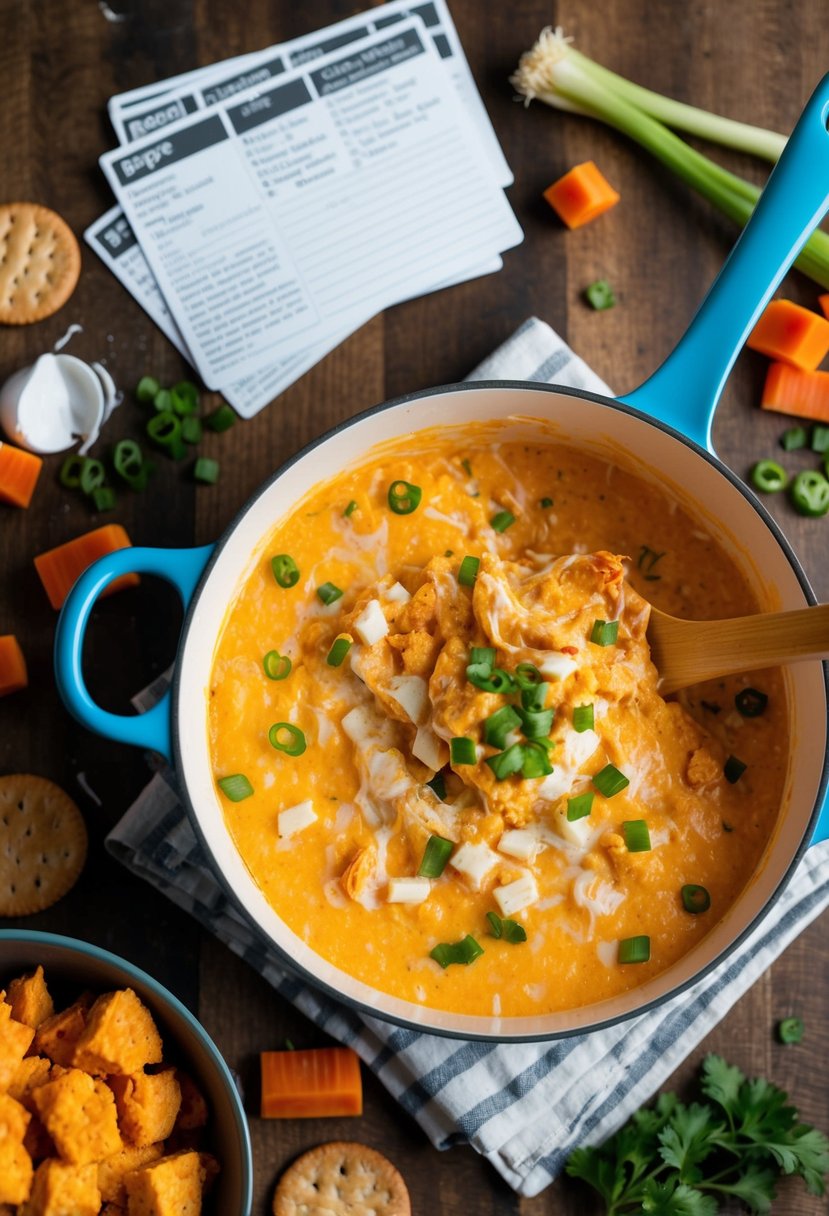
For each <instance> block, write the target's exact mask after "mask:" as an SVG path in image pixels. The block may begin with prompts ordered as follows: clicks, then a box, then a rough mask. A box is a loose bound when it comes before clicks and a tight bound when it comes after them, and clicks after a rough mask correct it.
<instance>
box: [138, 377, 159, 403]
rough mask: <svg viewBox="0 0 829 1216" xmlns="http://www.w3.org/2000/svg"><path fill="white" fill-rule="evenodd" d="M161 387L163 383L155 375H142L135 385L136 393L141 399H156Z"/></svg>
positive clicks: (146, 400)
mask: <svg viewBox="0 0 829 1216" xmlns="http://www.w3.org/2000/svg"><path fill="white" fill-rule="evenodd" d="M160 389H161V385H160V384H159V383H158V381H157V380H156V378H155V377H154V376H142V377H141V379H140V380H139V381H138V384H137V385H136V387H135V395H136V397H137V398H138V400H139V401H144V402H149V401H155V398H156V396H157V394H158V392H159V390H160Z"/></svg>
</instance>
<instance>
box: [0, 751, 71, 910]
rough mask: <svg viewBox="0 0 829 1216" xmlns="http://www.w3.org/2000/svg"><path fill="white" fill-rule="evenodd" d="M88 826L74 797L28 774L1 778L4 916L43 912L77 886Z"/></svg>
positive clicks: (0, 858)
mask: <svg viewBox="0 0 829 1216" xmlns="http://www.w3.org/2000/svg"><path fill="white" fill-rule="evenodd" d="M86 846H87V836H86V825H85V823H84V821H83V816H82V815H81V812H80V811H79V810H78V808H77V806H76V805H75V803H74V802H73V801H72V799H71V798H70V797H69V795H68V794H66V793H64V791H63V790H62V789H61V788H60V786H59V785H55V783H54V782H53V781H47V780H46V778H45V777H33V776H31V775H29V774H28V773H13V774H12V775H11V776H8V777H0V916H29V915H30V914H31V913H33V912H42V911H43V909H44V908H48V907H49V906H50V904H53V903H55V901H56V900H58V899H60V898H61V896H63V895H65V894H66V892H67V891H69V890H70V889H71V888H72V887H73V886H74V885H75V883H76V881H77V879H78V875H79V874H80V872H81V870H82V869H83V863H84V861H85V860H86Z"/></svg>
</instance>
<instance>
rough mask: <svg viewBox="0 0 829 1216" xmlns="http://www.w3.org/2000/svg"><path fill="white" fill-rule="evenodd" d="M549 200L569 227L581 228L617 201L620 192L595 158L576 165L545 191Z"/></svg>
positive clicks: (545, 195) (613, 205)
mask: <svg viewBox="0 0 829 1216" xmlns="http://www.w3.org/2000/svg"><path fill="white" fill-rule="evenodd" d="M544 197H545V198H546V200H547V202H548V203H549V204H550V206H551V207H552V208H553V210H554V211H555V212H556V213H557V215H558V216H559V217H560V219H562V220H563V221H564V223H565V224H566V225H567V227H568V228H581V226H582V224H587V223H589V221H590V220H594V219H595V218H596V216H597V215H601V214H602V212H603V211H608V210H609V209H610V208H611V207H615V205H616V204H617V203H618V201H619V198H620V195H619V194H618V193H617V191H616V190H614V189H613V187H612V186H611V185H610V183H609V182H608V181H607V180H606V178H604V177H603V176H602V174H601V173H600V172H599V170H598V169H597V168H596V166H595V164H594V163H593V161H592V160H586V161H584V163H583V164H581V165H575V166H574V167H573V168H572V169H571V170H570V171H569V173H565V174H564V177H560V178H559V179H558V181H557V182H553V184H552V186H548V187H547V189H546V190H545V191H544Z"/></svg>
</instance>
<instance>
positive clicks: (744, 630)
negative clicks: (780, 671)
mask: <svg viewBox="0 0 829 1216" xmlns="http://www.w3.org/2000/svg"><path fill="white" fill-rule="evenodd" d="M647 636H648V642H649V644H650V648H651V658H652V659H653V661H654V664H655V665H656V669H657V671H658V672H659V674H660V677H661V679H660V682H659V691H660V692H661V693H663V694H664V693H669V692H676V691H677V689H679V688H687V687H688V686H689V684H698V683H701V682H702V681H703V680H712V679H714V678H716V677H717V676H727V675H733V674H734V673H735V672H738V671H754V670H755V669H758V668H761V667H776V666H778V665H779V664H780V663H793V662H796V661H797V660H799V659H829V604H818V605H816V606H815V607H813V608H798V609H796V610H795V611H793V612H760V613H757V614H756V615H754V616H737V617H732V618H731V619H729V620H725V621H685V620H680V619H679V617H675V616H668V615H667V614H666V613H664V612H659V611H658V609H656V608H653V607H652V608H651V616H650V621H649V623H648V633H647Z"/></svg>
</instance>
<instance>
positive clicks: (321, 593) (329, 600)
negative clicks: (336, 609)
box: [317, 583, 343, 605]
mask: <svg viewBox="0 0 829 1216" xmlns="http://www.w3.org/2000/svg"><path fill="white" fill-rule="evenodd" d="M342 594H343V593H342V591H340V589H339V587H335V586H334V584H333V583H322V584H321V586H319V587H317V597H318V598H319V599H321V600H322V602H323V604H325V605H328V604H333V603H334V602H335V600H338V599H341V598H342Z"/></svg>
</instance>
